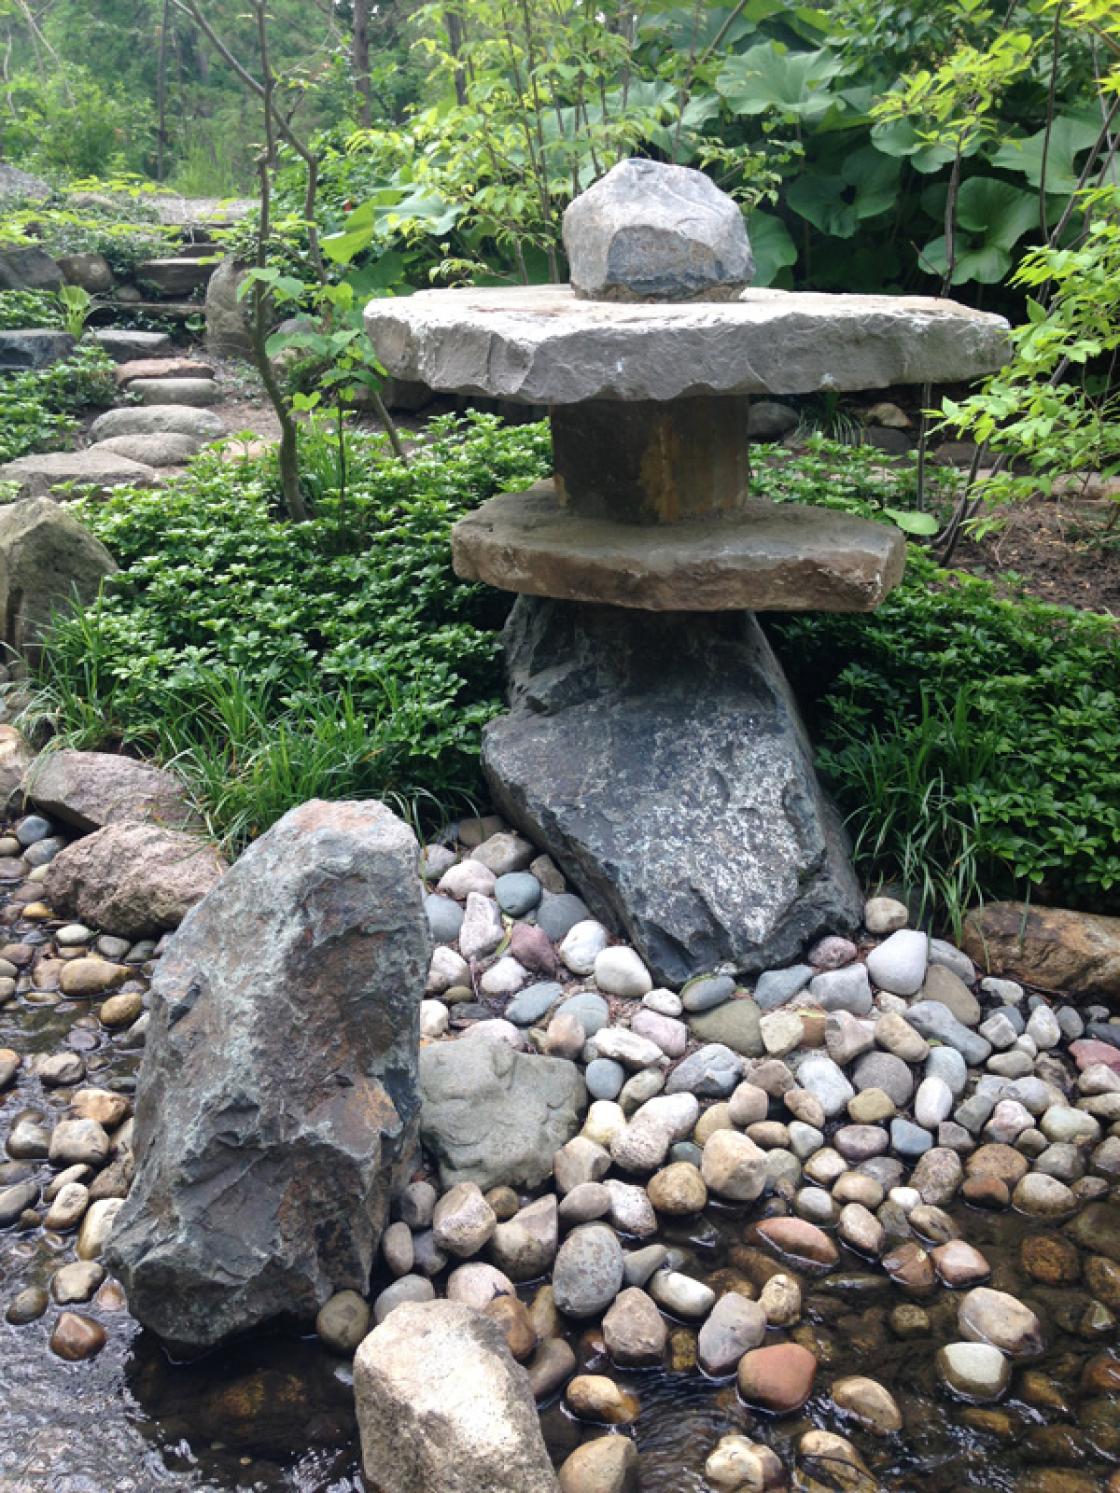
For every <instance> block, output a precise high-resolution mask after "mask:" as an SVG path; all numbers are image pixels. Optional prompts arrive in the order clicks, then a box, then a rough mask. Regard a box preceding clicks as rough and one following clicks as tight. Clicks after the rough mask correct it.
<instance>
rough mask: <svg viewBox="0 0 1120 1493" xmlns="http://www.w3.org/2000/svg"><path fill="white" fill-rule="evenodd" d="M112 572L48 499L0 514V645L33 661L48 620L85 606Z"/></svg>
mask: <svg viewBox="0 0 1120 1493" xmlns="http://www.w3.org/2000/svg"><path fill="white" fill-rule="evenodd" d="M12 465H16V463H12ZM116 568H117V566H116V562H115V561H114V560H113V557H112V555H111V554H110V553H109V551H108V550H107V549H106V548H105V546H104V545H103V544H102V543H101V541H100V540H99V539H95V538H94V537H93V535H92V534H90V533H88V532H87V531H86V530H85V529H83V528H82V526H81V524H80V523H78V521H77V519H74V518H71V517H70V515H69V514H68V513H67V512H65V510H64V509H62V508H60V507H59V505H58V504H57V503H55V502H52V501H51V499H50V498H26V499H23V500H22V501H20V502H18V503H12V504H10V505H9V506H7V507H3V508H0V619H2V627H3V641H4V643H6V644H7V646H8V647H9V648H11V649H14V650H15V652H16V653H17V654H20V655H21V656H23V657H24V658H27V659H28V660H29V661H33V660H34V658H35V657H36V656H37V654H38V652H39V646H40V640H41V638H42V636H43V633H44V632H45V631H46V629H47V627H48V626H49V624H50V620H51V616H52V614H53V613H54V612H56V611H57V612H63V611H66V610H67V609H68V608H70V607H72V606H74V605H78V606H85V605H88V604H89V603H90V602H91V601H93V600H94V599H95V598H96V596H97V593H98V591H99V589H100V587H101V583H102V581H103V580H105V578H106V577H107V576H110V575H112V574H113V573H114V572H115V571H116Z"/></svg>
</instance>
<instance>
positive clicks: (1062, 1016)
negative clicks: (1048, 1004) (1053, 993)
mask: <svg viewBox="0 0 1120 1493" xmlns="http://www.w3.org/2000/svg"><path fill="white" fill-rule="evenodd" d="M1054 1015H1055V1016H1056V1017H1057V1019H1058V1025H1059V1027H1061V1030H1062V1036H1063V1037H1064V1038H1065V1039H1066V1041H1067V1042H1076V1041H1077V1039H1078V1037H1082V1036H1084V1034H1085V1023H1084V1022H1083V1021H1082V1019H1081V1013H1080V1012H1079V1011H1075V1010H1074V1009H1073V1007H1072V1006H1059V1007H1058V1009H1057V1011H1055V1013H1054Z"/></svg>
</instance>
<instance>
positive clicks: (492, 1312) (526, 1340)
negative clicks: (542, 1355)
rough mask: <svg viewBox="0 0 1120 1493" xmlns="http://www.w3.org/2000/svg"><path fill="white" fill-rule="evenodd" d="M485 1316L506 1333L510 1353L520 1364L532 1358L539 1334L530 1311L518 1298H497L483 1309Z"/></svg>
mask: <svg viewBox="0 0 1120 1493" xmlns="http://www.w3.org/2000/svg"><path fill="white" fill-rule="evenodd" d="M482 1311H483V1314H484V1315H485V1316H487V1317H489V1318H490V1320H491V1321H492V1322H497V1324H498V1326H499V1327H500V1328H501V1329H502V1331H503V1332H504V1333H505V1338H506V1344H507V1346H508V1347H509V1351H510V1352H511V1353H512V1354H513V1356H514V1358H516V1359H517V1361H518V1363H524V1362H525V1360H526V1359H527V1358H530V1357H532V1354H533V1351H534V1349H535V1348H536V1346H537V1334H536V1332H535V1330H534V1328H533V1322H532V1318H531V1317H530V1316H529V1309H528V1307H527V1306H526V1305H525V1303H524V1302H523V1301H519V1300H518V1299H517V1297H516V1296H495V1297H494V1299H493V1300H492V1301H488V1302H487V1303H486V1305H485V1306H484V1307H483V1308H482Z"/></svg>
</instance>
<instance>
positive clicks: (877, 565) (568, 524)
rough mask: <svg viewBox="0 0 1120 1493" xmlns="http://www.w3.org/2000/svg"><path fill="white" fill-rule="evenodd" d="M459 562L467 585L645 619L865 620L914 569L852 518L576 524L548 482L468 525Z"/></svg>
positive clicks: (881, 533)
mask: <svg viewBox="0 0 1120 1493" xmlns="http://www.w3.org/2000/svg"><path fill="white" fill-rule="evenodd" d="M452 553H453V555H454V561H455V571H456V574H457V575H460V576H462V577H463V579H464V580H478V581H485V582H486V584H487V585H490V586H496V587H497V588H498V589H499V590H502V591H518V592H521V593H522V594H525V595H529V596H549V597H557V598H560V599H561V600H564V601H586V602H598V603H605V604H607V605H609V606H618V607H635V608H638V609H639V610H641V611H645V612H662V611H665V612H679V611H685V610H688V611H697V612H699V611H722V610H728V609H729V610H732V611H752V612H764V611H783V612H784V611H823V612H867V611H871V610H873V609H874V608H875V607H877V606H878V605H879V603H880V602H881V601H882V600H883V598H884V597H885V596H886V595H887V593H888V592H889V591H891V590H892V589H893V588H894V587H895V586H896V585H897V584H898V582H899V581H900V580H901V579H902V570H903V566H904V565H905V563H906V544H905V541H904V540H903V538H902V535H901V533H900V532H899V531H898V530H897V529H893V528H889V527H888V526H887V525H886V524H877V523H870V522H868V521H867V520H865V519H861V518H856V517H853V516H852V515H851V514H846V513H834V512H831V511H829V510H827V509H823V508H813V507H809V506H807V505H805V504H802V503H773V504H772V503H757V504H748V505H747V506H745V507H744V508H742V509H740V510H739V511H738V512H736V513H730V514H726V515H725V516H724V517H723V518H722V519H721V520H720V521H719V522H718V523H713V522H711V521H710V520H706V519H695V520H691V521H689V522H685V523H679V524H673V525H663V526H658V525H653V524H627V523H619V522H618V521H616V520H614V519H610V518H593V517H588V516H586V515H583V514H580V513H577V512H575V511H574V510H573V509H572V508H570V507H567V506H565V505H563V504H561V503H560V501H559V500H558V497H557V493H556V486H555V484H554V483H553V482H551V481H545V482H538V483H537V484H536V485H535V486H534V487H531V488H530V489H529V490H528V492H523V493H506V494H504V495H503V496H501V497H497V498H491V499H490V501H489V502H487V503H483V505H482V507H481V508H479V509H477V510H476V511H475V512H473V513H469V514H467V516H466V517H465V518H463V519H460V521H459V522H458V523H457V524H456V525H455V527H454V529H453V530H452Z"/></svg>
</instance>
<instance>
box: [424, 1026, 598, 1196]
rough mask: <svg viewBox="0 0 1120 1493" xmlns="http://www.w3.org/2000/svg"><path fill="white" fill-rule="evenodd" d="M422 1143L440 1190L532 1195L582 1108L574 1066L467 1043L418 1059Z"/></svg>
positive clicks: (583, 1094)
mask: <svg viewBox="0 0 1120 1493" xmlns="http://www.w3.org/2000/svg"><path fill="white" fill-rule="evenodd" d="M420 1090H421V1095H422V1099H423V1105H422V1108H421V1112H420V1137H421V1139H422V1140H423V1142H424V1144H425V1145H426V1146H427V1147H428V1149H429V1150H430V1151H431V1152H432V1153H433V1154H434V1155H435V1157H436V1159H437V1160H438V1161H439V1169H440V1181H441V1183H442V1184H443V1186H444V1187H445V1188H447V1187H454V1186H455V1185H456V1184H457V1183H459V1182H477V1183H478V1185H479V1187H481V1188H482V1189H483V1190H484V1191H485V1190H486V1189H487V1188H490V1187H498V1186H503V1185H506V1186H511V1187H536V1186H537V1185H538V1184H539V1183H540V1182H542V1181H543V1180H544V1179H545V1177H547V1176H548V1175H549V1173H550V1172H551V1171H552V1157H553V1154H554V1152H556V1151H558V1150H559V1148H560V1147H561V1146H562V1145H564V1144H566V1142H568V1141H569V1140H571V1138H572V1136H573V1135H575V1133H576V1131H577V1130H578V1129H579V1127H580V1124H581V1122H582V1119H583V1113H584V1111H585V1109H586V1107H587V1090H586V1089H585V1087H584V1083H583V1078H582V1077H581V1075H580V1072H579V1070H578V1068H576V1067H575V1065H574V1064H572V1063H569V1062H566V1061H565V1060H563V1059H561V1058H546V1057H535V1056H531V1055H529V1054H527V1053H520V1052H514V1051H513V1049H512V1048H511V1047H509V1046H507V1044H506V1043H505V1042H499V1041H487V1040H485V1039H482V1038H471V1039H468V1040H466V1041H459V1042H456V1043H439V1044H436V1045H434V1046H431V1047H425V1048H424V1050H423V1052H422V1053H421V1054H420Z"/></svg>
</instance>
